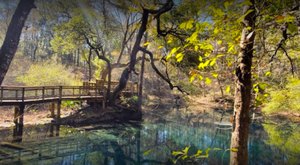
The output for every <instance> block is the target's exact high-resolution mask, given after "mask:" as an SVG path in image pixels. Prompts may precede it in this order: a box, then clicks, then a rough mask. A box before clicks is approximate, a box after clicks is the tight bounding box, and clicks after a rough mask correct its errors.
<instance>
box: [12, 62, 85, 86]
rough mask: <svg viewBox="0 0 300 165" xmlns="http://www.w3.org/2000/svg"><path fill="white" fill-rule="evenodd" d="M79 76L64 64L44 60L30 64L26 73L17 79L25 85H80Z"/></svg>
mask: <svg viewBox="0 0 300 165" xmlns="http://www.w3.org/2000/svg"><path fill="white" fill-rule="evenodd" d="M80 78H81V77H80V75H77V74H75V73H72V71H71V70H70V69H67V68H66V67H65V66H64V65H61V64H55V63H50V62H44V63H37V64H33V65H31V66H30V68H29V70H28V71H27V73H26V74H24V75H22V76H19V77H18V78H17V80H18V81H19V82H21V83H24V84H25V85H27V86H45V85H49V86H53V85H79V84H80V85H81V83H80Z"/></svg>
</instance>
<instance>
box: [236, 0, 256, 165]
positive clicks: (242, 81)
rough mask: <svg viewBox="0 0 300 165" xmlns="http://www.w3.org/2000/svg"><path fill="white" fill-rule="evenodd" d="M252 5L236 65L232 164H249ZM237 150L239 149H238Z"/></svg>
mask: <svg viewBox="0 0 300 165" xmlns="http://www.w3.org/2000/svg"><path fill="white" fill-rule="evenodd" d="M251 3H252V5H249V6H245V8H244V14H246V13H248V14H247V15H246V16H245V18H244V20H243V22H242V24H243V25H244V27H243V31H242V36H241V42H240V53H239V56H238V66H237V67H236V73H235V76H236V87H235V99H234V120H233V132H232V137H231V155H230V164H231V165H237V164H243V165H247V164H248V146H247V142H248V132H249V124H250V117H249V109H250V103H251V89H252V84H251V65H252V57H253V45H254V38H255V33H254V27H255V17H256V13H255V8H254V0H251ZM236 150H237V151H236Z"/></svg>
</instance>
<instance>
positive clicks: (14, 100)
mask: <svg viewBox="0 0 300 165" xmlns="http://www.w3.org/2000/svg"><path fill="white" fill-rule="evenodd" d="M83 84H84V85H83V86H36V87H20V86H1V87H0V106H5V105H19V104H21V103H24V104H34V103H44V102H54V101H61V100H95V101H97V102H101V101H103V100H104V99H105V93H106V89H107V88H106V86H105V85H104V83H103V82H96V83H90V82H84V83H83ZM128 84H129V85H128V87H127V88H126V89H125V90H124V91H123V93H136V92H137V83H128ZM116 85H117V82H112V83H111V86H112V89H113V87H115V86H116Z"/></svg>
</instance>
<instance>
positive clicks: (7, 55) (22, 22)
mask: <svg viewBox="0 0 300 165" xmlns="http://www.w3.org/2000/svg"><path fill="white" fill-rule="evenodd" d="M0 11H1V12H0V13H1V14H0V29H1V33H0V41H1V45H2V46H1V50H0V84H1V85H2V86H61V85H66V86H72V85H73V86H74V85H82V84H83V82H95V83H96V82H98V81H100V80H102V81H101V82H103V83H104V84H105V85H104V84H103V86H105V92H104V93H103V95H104V96H105V97H104V99H105V105H109V106H111V107H114V108H117V109H118V110H119V111H120V112H119V111H118V112H119V113H120V114H121V113H122V110H123V113H124V112H125V111H124V110H125V109H138V111H139V112H142V111H143V107H144V108H145V107H147V106H146V104H148V103H150V102H151V101H153V100H152V99H151V98H153V97H158V98H159V99H158V100H159V104H164V103H165V104H168V103H170V102H168V103H167V101H165V100H163V99H166V98H170V100H172V101H171V102H172V103H173V102H174V101H173V100H175V101H176V106H177V104H178V105H179V103H178V100H179V99H180V98H182V102H184V103H182V105H183V104H185V105H186V107H188V105H189V104H191V103H192V101H191V100H189V98H198V99H201V98H202V99H203V98H205V97H207V96H209V97H212V98H213V99H215V100H216V99H220V100H221V101H225V102H226V100H233V102H234V103H233V104H234V105H233V107H232V109H231V110H232V115H231V117H230V118H231V122H232V136H231V146H230V148H229V150H230V154H231V156H230V164H247V162H248V161H247V160H248V155H249V153H248V139H249V128H250V127H249V125H250V123H251V120H250V118H251V114H254V115H255V114H256V113H259V114H263V116H264V117H268V116H270V115H271V116H272V115H280V116H285V117H286V118H289V119H294V118H295V119H296V121H297V120H298V121H299V116H300V104H299V103H300V69H299V68H300V56H299V53H300V45H299V43H298V42H299V40H300V35H299V33H300V2H298V1H296V0H262V1H256V0H244V1H235V0H226V1H205V0H182V1H173V0H151V1H136V0H128V1H122V0H98V1H91V0H77V1H67V0H52V1H42V0H35V1H34V0H27V1H25V0H20V1H17V0H4V1H1V2H0ZM21 32H22V33H21ZM115 81H117V84H116V85H112V84H113V82H115ZM129 81H130V82H136V83H137V84H138V91H137V94H136V95H134V96H130V98H125V96H123V95H122V91H124V90H125V89H126V86H127V87H128V86H129V85H128V82H129ZM73 93H74V91H73ZM120 95H121V96H120ZM174 98H175V99H174ZM226 104H227V103H226ZM148 105H150V104H148ZM200 106H201V105H200V104H199V107H200ZM146 109H147V108H146ZM126 113H127V112H126ZM193 113H194V112H193ZM221 120H222V119H221ZM266 129H267V131H269V132H271V133H270V134H274V132H272V131H274V130H272V128H270V127H268V125H267V126H266ZM271 141H272V139H271ZM272 143H275V142H273V141H272ZM276 145H277V144H276Z"/></svg>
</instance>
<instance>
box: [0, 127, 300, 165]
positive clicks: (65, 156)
mask: <svg viewBox="0 0 300 165" xmlns="http://www.w3.org/2000/svg"><path fill="white" fill-rule="evenodd" d="M90 128H91V127H86V130H84V129H74V128H69V127H63V126H61V127H60V130H59V136H57V137H55V133H54V134H53V136H54V137H49V136H50V132H49V130H51V129H50V126H49V125H46V126H40V127H35V128H27V129H24V130H25V131H24V133H23V141H22V142H20V143H16V144H17V145H20V146H22V147H24V149H12V148H9V147H7V146H5V145H4V146H3V145H2V146H0V151H2V155H1V154H0V164H23V165H24V164H25V165H26V164H28V165H31V164H37V165H73V164H74V165H77V164H78V165H79V164H80V165H81V164H83V165H99V164H104V165H106V164H107V165H113V164H120V165H123V164H130V165H131V164H135V165H138V164H145V165H150V164H168V160H169V159H170V158H172V154H171V153H172V151H174V150H181V149H183V148H184V147H186V146H189V147H190V152H191V153H192V152H193V151H194V152H195V151H196V150H198V149H201V150H206V149H207V148H215V147H216V148H221V149H222V150H221V151H211V152H209V158H207V159H201V160H199V161H198V163H197V164H229V152H228V151H226V150H227V149H229V147H230V136H231V130H220V129H217V128H216V127H215V126H214V125H213V124H209V123H194V124H184V123H178V122H164V123H150V122H143V123H140V124H134V125H132V124H114V125H99V126H98V127H96V128H93V129H90ZM54 130H55V129H54ZM250 130H251V132H250V136H249V142H248V146H249V164H255V165H256V164H262V165H265V164H270V165H271V164H278V165H281V164H300V149H299V148H300V143H299V141H300V130H299V126H298V125H295V124H294V125H287V124H285V125H280V126H279V125H273V124H253V125H251V129H250ZM3 132H4V131H3V130H2V131H1V134H2V135H1V138H2V139H1V140H0V141H1V142H4V141H9V140H10V138H11V137H10V135H9V136H8V135H6V134H7V133H6V134H5V135H4V134H3ZM3 152H4V153H7V155H5V154H4V155H3ZM0 153H1V152H0ZM8 153H9V154H8Z"/></svg>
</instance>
